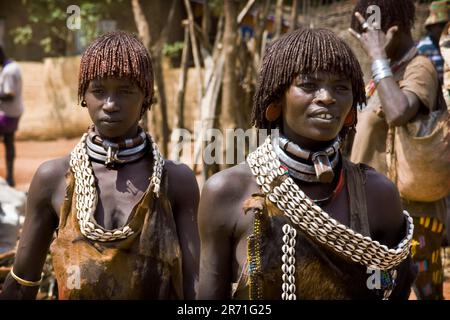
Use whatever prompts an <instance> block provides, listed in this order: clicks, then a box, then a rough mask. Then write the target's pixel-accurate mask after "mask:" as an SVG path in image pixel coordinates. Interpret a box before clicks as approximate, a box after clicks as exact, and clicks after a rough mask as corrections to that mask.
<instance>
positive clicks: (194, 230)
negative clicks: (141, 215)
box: [169, 163, 200, 300]
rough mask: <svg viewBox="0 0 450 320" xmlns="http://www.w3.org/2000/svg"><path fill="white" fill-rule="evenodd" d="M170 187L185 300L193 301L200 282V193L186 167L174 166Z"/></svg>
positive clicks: (170, 171)
mask: <svg viewBox="0 0 450 320" xmlns="http://www.w3.org/2000/svg"><path fill="white" fill-rule="evenodd" d="M169 186H170V192H169V194H170V195H171V203H172V209H173V213H174V216H175V222H176V225H177V231H178V238H179V240H180V246H181V253H182V256H183V260H182V263H183V287H184V298H185V299H189V300H193V299H194V298H195V288H196V285H197V282H198V269H199V255H200V240H199V236H198V227H197V209H198V201H199V190H198V184H197V180H196V179H195V175H194V173H193V172H192V170H191V169H189V167H187V166H186V165H184V164H179V165H178V164H173V163H171V166H170V169H169Z"/></svg>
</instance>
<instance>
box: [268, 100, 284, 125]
mask: <svg viewBox="0 0 450 320" xmlns="http://www.w3.org/2000/svg"><path fill="white" fill-rule="evenodd" d="M280 115H281V104H280V103H271V104H269V106H268V107H267V108H266V114H265V116H266V120H267V121H269V122H274V121H276V120H277V119H278V118H279V117H280Z"/></svg>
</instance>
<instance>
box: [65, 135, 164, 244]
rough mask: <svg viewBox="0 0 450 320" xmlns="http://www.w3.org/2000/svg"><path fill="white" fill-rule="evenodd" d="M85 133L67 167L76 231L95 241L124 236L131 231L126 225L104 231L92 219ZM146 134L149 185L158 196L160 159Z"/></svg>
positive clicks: (94, 204) (92, 189)
mask: <svg viewBox="0 0 450 320" xmlns="http://www.w3.org/2000/svg"><path fill="white" fill-rule="evenodd" d="M87 135H88V134H87V133H85V134H84V135H83V136H82V137H81V140H80V142H78V144H77V145H76V146H75V148H74V149H73V150H72V152H71V154H70V168H71V170H72V173H73V175H74V177H75V195H76V212H77V219H78V224H79V227H80V231H81V233H82V234H83V235H84V236H85V237H86V238H88V239H90V240H95V241H101V242H107V241H115V240H120V239H125V238H127V237H129V236H130V235H132V234H133V233H134V231H133V230H132V229H131V228H130V227H129V226H128V225H125V226H124V227H122V228H117V229H114V230H107V229H105V228H103V227H102V226H100V225H98V224H97V223H96V222H95V219H94V218H93V215H94V212H95V209H96V208H97V203H98V195H97V189H96V186H95V177H94V171H93V170H92V165H91V162H90V160H89V156H88V153H87V146H86V139H87ZM147 136H148V139H149V141H150V142H151V145H152V152H153V172H152V176H151V177H150V187H149V188H150V190H152V191H153V192H154V193H155V195H156V196H157V197H158V195H159V190H160V184H161V175H162V170H163V167H164V159H163V157H162V155H161V153H160V152H159V149H158V146H157V145H156V143H155V142H154V141H153V140H152V138H151V137H150V135H147Z"/></svg>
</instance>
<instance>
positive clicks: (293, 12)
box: [289, 0, 298, 31]
mask: <svg viewBox="0 0 450 320" xmlns="http://www.w3.org/2000/svg"><path fill="white" fill-rule="evenodd" d="M297 16H298V2H297V0H292V7H291V21H290V25H289V31H294V30H295V29H297Z"/></svg>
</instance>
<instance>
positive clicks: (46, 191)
mask: <svg viewBox="0 0 450 320" xmlns="http://www.w3.org/2000/svg"><path fill="white" fill-rule="evenodd" d="M54 179H55V175H54V168H53V167H52V166H51V165H48V163H46V164H43V165H41V166H40V167H39V169H38V171H37V172H36V174H35V175H34V177H33V180H32V182H31V186H30V190H29V193H28V199H27V210H26V218H25V223H24V226H23V230H22V234H21V239H20V241H19V245H18V250H17V255H16V258H15V261H14V266H13V270H14V273H15V274H16V275H17V276H18V277H20V278H22V279H25V280H28V281H38V280H39V279H40V278H41V272H42V268H43V265H44V262H45V258H46V255H47V252H48V248H49V246H50V243H51V241H52V237H53V233H54V231H55V229H56V227H57V225H58V218H57V216H56V214H55V212H54V210H53V209H52V206H51V195H52V193H53V188H54V186H55V181H54ZM38 289H39V287H26V286H22V285H19V284H18V283H17V282H16V281H15V280H14V279H13V278H12V277H11V275H9V276H8V277H7V279H6V281H5V284H4V287H3V291H2V294H1V298H2V299H34V298H35V297H36V294H37V292H38Z"/></svg>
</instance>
